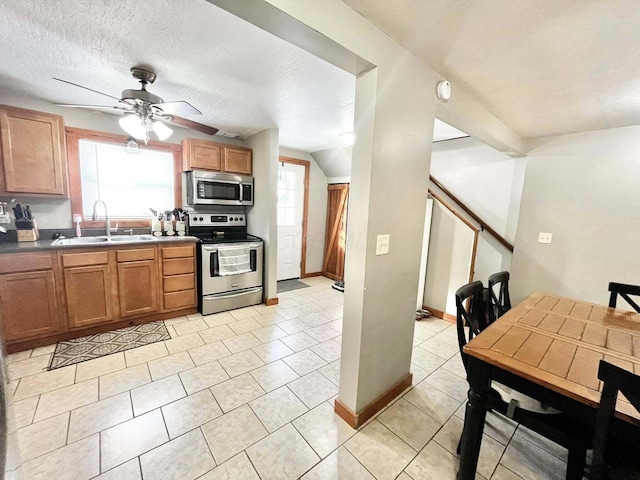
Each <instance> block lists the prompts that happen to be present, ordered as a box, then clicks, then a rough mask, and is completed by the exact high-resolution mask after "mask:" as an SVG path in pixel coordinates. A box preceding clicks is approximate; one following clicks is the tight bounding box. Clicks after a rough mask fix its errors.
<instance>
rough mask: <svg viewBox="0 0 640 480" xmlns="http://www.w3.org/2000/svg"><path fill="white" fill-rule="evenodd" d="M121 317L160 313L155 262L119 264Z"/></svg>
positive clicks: (144, 261)
mask: <svg viewBox="0 0 640 480" xmlns="http://www.w3.org/2000/svg"><path fill="white" fill-rule="evenodd" d="M118 298H119V299H120V316H121V317H123V318H124V317H131V316H134V315H140V314H144V313H153V312H157V311H158V303H159V295H158V266H157V263H156V261H155V260H143V261H140V262H126V263H119V264H118Z"/></svg>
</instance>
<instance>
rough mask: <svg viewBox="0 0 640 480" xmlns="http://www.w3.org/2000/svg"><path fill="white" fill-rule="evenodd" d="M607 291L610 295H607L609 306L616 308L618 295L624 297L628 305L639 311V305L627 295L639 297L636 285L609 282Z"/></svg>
mask: <svg viewBox="0 0 640 480" xmlns="http://www.w3.org/2000/svg"><path fill="white" fill-rule="evenodd" d="M609 291H610V292H611V295H610V296H609V306H610V307H611V308H616V304H617V301H618V295H620V296H621V297H622V298H624V299H625V300H626V301H627V303H628V304H629V305H631V306H632V307H633V309H634V310H635V311H636V312H638V313H640V305H638V304H637V303H636V302H634V301H633V299H632V298H630V297H629V295H633V296H634V297H640V287H639V286H637V285H627V284H626V283H615V282H611V283H609Z"/></svg>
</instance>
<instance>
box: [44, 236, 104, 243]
mask: <svg viewBox="0 0 640 480" xmlns="http://www.w3.org/2000/svg"><path fill="white" fill-rule="evenodd" d="M108 241H109V239H108V238H107V237H78V238H58V239H57V240H56V241H54V242H53V245H93V244H95V243H107V242H108Z"/></svg>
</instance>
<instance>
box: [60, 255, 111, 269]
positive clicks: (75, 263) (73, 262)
mask: <svg viewBox="0 0 640 480" xmlns="http://www.w3.org/2000/svg"><path fill="white" fill-rule="evenodd" d="M107 263H109V252H106V251H105V252H87V253H65V254H63V255H62V266H63V267H65V268H68V267H84V266H88V265H105V264H107Z"/></svg>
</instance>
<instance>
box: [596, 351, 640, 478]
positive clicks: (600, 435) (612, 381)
mask: <svg viewBox="0 0 640 480" xmlns="http://www.w3.org/2000/svg"><path fill="white" fill-rule="evenodd" d="M598 378H599V379H600V380H602V381H603V382H604V383H603V387H602V395H601V397H600V407H599V408H598V415H597V417H596V429H595V434H594V440H593V460H592V466H591V478H592V480H601V479H603V478H605V476H606V475H605V472H606V461H605V458H606V455H605V453H606V452H605V451H606V446H607V437H608V431H609V426H610V425H611V422H612V420H613V416H614V414H615V411H616V402H617V400H618V392H620V393H622V394H624V396H625V397H626V398H627V400H629V402H630V403H631V404H632V405H633V407H634V408H635V409H636V410H638V411H640V376H638V375H635V374H633V373H631V372H629V371H627V370H624V369H623V368H620V367H618V366H616V365H612V364H611V363H608V362H605V361H604V360H600V366H599V368H598Z"/></svg>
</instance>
